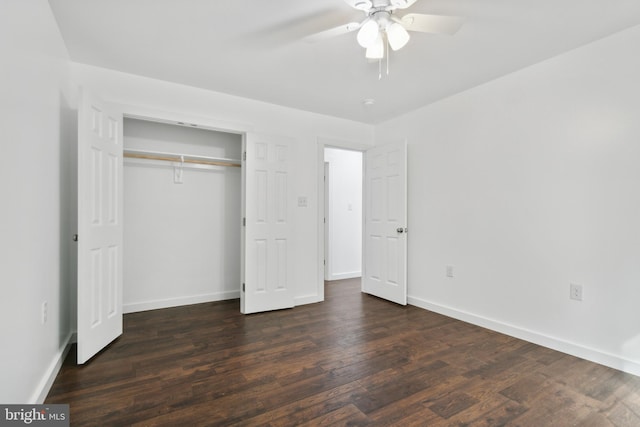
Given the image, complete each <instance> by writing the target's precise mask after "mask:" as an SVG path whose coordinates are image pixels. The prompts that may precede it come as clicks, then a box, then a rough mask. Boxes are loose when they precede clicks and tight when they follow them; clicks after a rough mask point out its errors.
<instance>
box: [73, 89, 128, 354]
mask: <svg viewBox="0 0 640 427" xmlns="http://www.w3.org/2000/svg"><path fill="white" fill-rule="evenodd" d="M78 114H79V116H78V355H77V361H78V363H79V364H82V363H85V362H86V361H87V360H89V359H90V358H91V357H93V356H94V355H95V354H96V353H98V352H99V351H100V350H102V349H103V348H104V347H106V346H107V345H108V344H109V343H110V342H111V341H113V340H114V339H116V338H117V337H118V336H120V335H121V334H122V240H123V234H122V152H123V147H122V123H123V119H122V113H121V112H119V111H118V110H117V109H116V108H114V107H112V106H110V105H109V104H107V103H105V102H103V101H101V100H100V99H98V98H97V97H96V96H93V95H91V94H90V93H87V92H86V91H82V93H81V101H80V106H79V111H78Z"/></svg>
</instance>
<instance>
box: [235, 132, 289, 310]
mask: <svg viewBox="0 0 640 427" xmlns="http://www.w3.org/2000/svg"><path fill="white" fill-rule="evenodd" d="M290 164H291V140H290V139H288V138H285V137H275V136H265V135H258V134H252V133H249V134H247V135H246V137H245V160H244V161H243V179H244V186H243V187H244V191H245V194H244V197H243V200H244V203H245V205H244V213H245V219H244V223H245V227H244V239H243V262H242V264H243V285H242V288H243V289H242V292H241V293H240V295H241V296H240V299H241V304H240V306H241V311H242V313H245V314H250V313H256V312H261V311H269V310H278V309H283V308H291V307H293V306H294V292H293V284H292V283H291V269H292V256H291V254H292V249H293V245H292V242H291V237H292V234H293V224H292V212H291V185H292V182H291V173H290Z"/></svg>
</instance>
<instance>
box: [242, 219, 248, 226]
mask: <svg viewBox="0 0 640 427" xmlns="http://www.w3.org/2000/svg"><path fill="white" fill-rule="evenodd" d="M242 226H243V227H246V226H247V217H243V218H242Z"/></svg>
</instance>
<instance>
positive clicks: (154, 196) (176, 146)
mask: <svg viewBox="0 0 640 427" xmlns="http://www.w3.org/2000/svg"><path fill="white" fill-rule="evenodd" d="M123 135H124V142H123V145H124V167H123V230H124V231H123V234H124V241H123V312H124V313H131V312H137V311H144V310H152V309H158V308H166V307H174V306H179V305H187V304H196V303H203V302H210V301H219V300H227V299H236V298H239V297H240V283H241V218H242V214H241V206H242V168H241V167H240V164H241V152H242V140H243V136H242V135H241V134H235V133H227V132H220V131H214V130H209V129H202V128H199V127H196V126H194V125H190V124H170V123H161V122H155V121H148V120H142V119H136V118H126V117H125V119H124V126H123Z"/></svg>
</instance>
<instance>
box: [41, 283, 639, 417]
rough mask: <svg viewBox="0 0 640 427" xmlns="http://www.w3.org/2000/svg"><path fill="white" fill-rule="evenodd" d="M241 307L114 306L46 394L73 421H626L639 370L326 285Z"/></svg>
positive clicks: (347, 286) (352, 287)
mask: <svg viewBox="0 0 640 427" xmlns="http://www.w3.org/2000/svg"><path fill="white" fill-rule="evenodd" d="M325 298H326V301H325V302H323V303H319V304H311V305H307V306H302V307H297V308H294V309H290V310H281V311H277V312H270V313H258V314H254V315H249V316H245V315H242V314H240V312H239V303H238V301H237V300H235V301H222V302H216V303H206V304H197V305H192V306H185V307H175V308H168V309H163V310H154V311H147V312H142V313H132V314H127V315H125V317H124V334H123V335H122V336H121V337H120V338H119V339H117V340H116V341H115V342H114V343H112V344H111V345H110V346H108V348H107V349H106V350H104V351H102V352H100V353H99V354H98V355H97V356H96V357H94V358H93V359H92V360H91V361H90V362H89V363H87V364H86V365H85V366H76V365H75V352H74V351H72V352H70V354H69V356H68V358H67V360H66V361H65V363H64V365H63V367H62V369H61V371H60V373H59V374H58V376H57V378H56V380H55V382H54V384H53V386H52V388H51V391H50V393H49V396H48V397H47V399H46V402H47V403H68V404H69V405H70V409H71V425H73V426H76V425H77V426H126V425H137V426H152V425H153V426H162V425H166V426H176V425H189V426H200V425H203V426H205V425H206V426H210V425H220V426H231V425H233V426H299V425H309V426H317V425H374V426H393V425H398V426H414V425H415V426H425V425H427V426H466V425H473V426H500V425H513V426H535V427H538V426H545V427H546V426H549V425H560V426H566V425H582V426H598V427H600V426H609V425H611V426H620V427H627V426H638V425H640V378H638V377H635V376H632V375H628V374H624V373H622V372H619V371H616V370H613V369H610V368H606V367H603V366H600V365H597V364H594V363H591V362H587V361H584V360H581V359H578V358H575V357H572V356H568V355H566V354H562V353H559V352H556V351H553V350H550V349H546V348H543V347H539V346H537V345H534V344H531V343H527V342H525V341H521V340H518V339H515V338H512V337H509V336H506V335H502V334H499V333H496V332H493V331H488V330H486V329H483V328H480V327H478V326H474V325H470V324H467V323H464V322H460V321H457V320H454V319H451V318H448V317H445V316H441V315H439V314H436V313H433V312H429V311H426V310H422V309H419V308H416V307H411V306H406V307H401V306H398V305H395V304H392V303H390V302H388V301H384V300H381V299H379V298H375V297H371V296H368V295H365V294H362V293H361V292H360V283H359V281H358V280H344V281H337V282H328V283H327V284H326V289H325Z"/></svg>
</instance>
